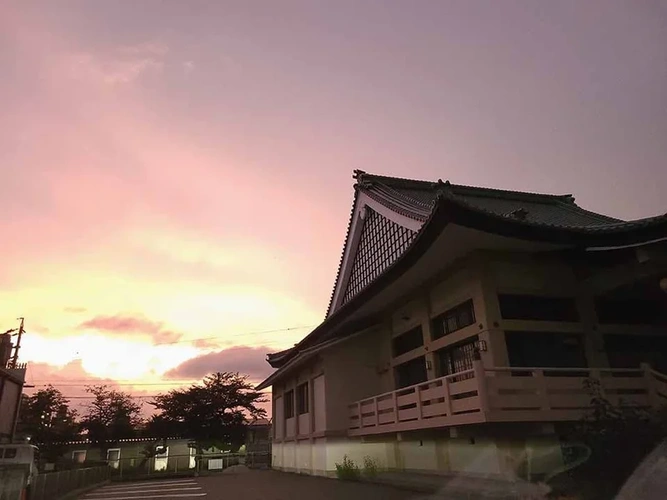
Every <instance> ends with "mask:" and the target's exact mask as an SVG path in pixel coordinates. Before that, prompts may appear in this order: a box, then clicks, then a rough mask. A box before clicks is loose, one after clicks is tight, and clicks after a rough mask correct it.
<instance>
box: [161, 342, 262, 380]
mask: <svg viewBox="0 0 667 500" xmlns="http://www.w3.org/2000/svg"><path fill="white" fill-rule="evenodd" d="M274 350H275V349H271V348H270V347H232V348H230V349H224V350H222V351H218V352H211V353H208V354H204V355H202V356H199V357H196V358H192V359H189V360H187V361H185V362H184V363H181V364H180V365H178V366H177V367H176V368H173V369H171V370H169V371H168V372H167V373H165V376H166V377H169V378H202V377H204V376H205V375H208V374H209V373H214V372H220V371H227V372H239V373H241V374H242V375H247V376H248V377H249V378H250V380H251V381H261V380H263V379H264V378H266V377H267V376H268V375H269V374H270V373H271V372H272V371H273V370H272V368H271V367H270V366H269V364H268V363H267V362H266V353H267V352H271V351H274Z"/></svg>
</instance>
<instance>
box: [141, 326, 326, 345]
mask: <svg viewBox="0 0 667 500" xmlns="http://www.w3.org/2000/svg"><path fill="white" fill-rule="evenodd" d="M314 326H317V325H316V324H315V325H303V326H290V327H288V328H275V329H272V330H260V331H255V332H245V333H235V334H231V335H225V336H224V338H225V339H226V338H230V337H232V338H236V337H245V336H249V335H262V334H264V333H275V332H288V331H290V330H303V329H304V328H312V327H314ZM218 339H220V336H217V337H201V338H198V339H183V340H174V341H173V342H157V343H155V344H153V345H173V344H180V343H183V342H197V341H198V340H218Z"/></svg>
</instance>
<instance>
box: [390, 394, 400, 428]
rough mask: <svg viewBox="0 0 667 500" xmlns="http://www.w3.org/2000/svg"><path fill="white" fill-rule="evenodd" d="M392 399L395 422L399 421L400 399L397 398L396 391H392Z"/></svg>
mask: <svg viewBox="0 0 667 500" xmlns="http://www.w3.org/2000/svg"><path fill="white" fill-rule="evenodd" d="M391 400H392V402H393V403H394V423H395V424H397V423H398V401H397V399H396V391H394V392H392V393H391Z"/></svg>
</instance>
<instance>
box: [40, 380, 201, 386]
mask: <svg viewBox="0 0 667 500" xmlns="http://www.w3.org/2000/svg"><path fill="white" fill-rule="evenodd" d="M193 380H195V379H189V380H186V381H180V382H152V383H151V382H136V383H132V382H122V383H118V382H116V381H114V380H83V381H80V382H81V383H70V381H67V382H66V383H64V384H60V383H58V382H55V383H54V382H51V383H34V382H33V384H32V385H34V386H36V387H48V386H53V387H56V386H57V387H83V386H86V385H93V383H94V382H97V383H96V384H95V385H105V384H107V385H114V386H122V385H131V386H151V387H152V386H158V385H183V384H191V383H192V382H193ZM40 382H41V381H40ZM71 382H79V381H76V380H72V381H71Z"/></svg>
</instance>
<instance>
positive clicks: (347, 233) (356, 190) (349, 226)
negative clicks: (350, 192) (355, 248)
mask: <svg viewBox="0 0 667 500" xmlns="http://www.w3.org/2000/svg"><path fill="white" fill-rule="evenodd" d="M358 199H359V187H358V185H357V184H355V185H354V199H353V200H352V210H351V211H350V217H349V219H348V221H347V230H346V231H345V242H344V243H343V252H342V253H341V256H340V260H339V261H338V269H337V270H336V279H335V280H334V287H333V290H332V292H331V297H329V305H328V306H327V314H326V316H329V313H330V312H331V306H332V305H333V301H334V296H335V295H336V289H337V288H338V285H339V284H340V283H339V281H340V275H341V272H342V270H343V261H344V260H345V249H346V248H347V245H348V243H349V241H350V232H351V230H352V221H353V220H354V212H355V210H356V209H357V200H358ZM269 363H271V362H270V361H269ZM271 366H273V365H271Z"/></svg>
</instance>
